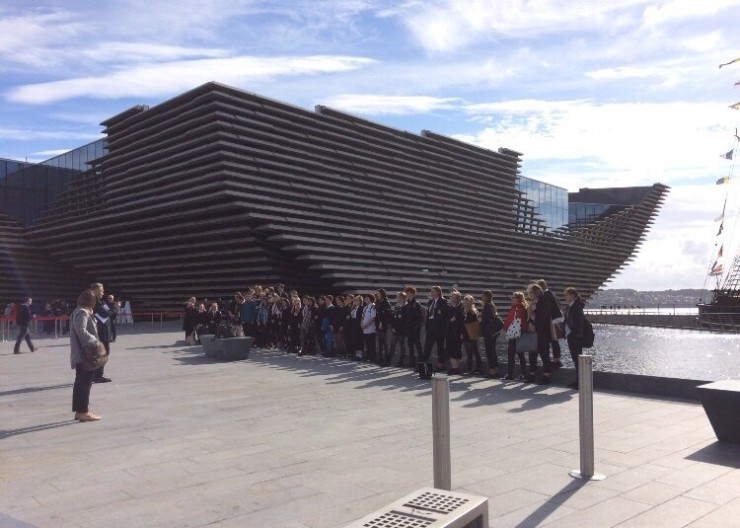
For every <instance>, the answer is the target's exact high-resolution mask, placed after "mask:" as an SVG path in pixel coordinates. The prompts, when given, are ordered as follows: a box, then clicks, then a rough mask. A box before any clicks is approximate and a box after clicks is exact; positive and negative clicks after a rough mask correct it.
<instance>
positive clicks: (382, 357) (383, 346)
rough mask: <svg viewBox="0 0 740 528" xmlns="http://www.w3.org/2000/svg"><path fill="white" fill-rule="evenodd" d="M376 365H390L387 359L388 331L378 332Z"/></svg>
mask: <svg viewBox="0 0 740 528" xmlns="http://www.w3.org/2000/svg"><path fill="white" fill-rule="evenodd" d="M377 336H378V364H379V365H382V366H384V365H390V364H391V361H390V358H389V357H388V331H387V330H378V331H377Z"/></svg>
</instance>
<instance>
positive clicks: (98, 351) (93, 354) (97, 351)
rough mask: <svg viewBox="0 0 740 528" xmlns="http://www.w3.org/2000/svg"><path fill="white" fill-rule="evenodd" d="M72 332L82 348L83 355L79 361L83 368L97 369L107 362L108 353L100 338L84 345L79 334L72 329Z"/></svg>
mask: <svg viewBox="0 0 740 528" xmlns="http://www.w3.org/2000/svg"><path fill="white" fill-rule="evenodd" d="M72 333H73V334H74V335H75V337H76V338H77V343H78V344H79V345H80V348H81V349H82V354H83V356H84V357H83V359H82V361H81V363H82V368H83V369H84V370H88V371H89V370H98V369H99V368H100V367H102V366H103V365H105V364H106V363H107V362H108V353H107V352H106V350H105V345H104V344H103V342H102V341H101V340H100V339H98V340H96V341H95V342H93V343H87V344H86V345H83V344H82V340H81V339H80V336H78V335H77V332H75V331H74V330H72Z"/></svg>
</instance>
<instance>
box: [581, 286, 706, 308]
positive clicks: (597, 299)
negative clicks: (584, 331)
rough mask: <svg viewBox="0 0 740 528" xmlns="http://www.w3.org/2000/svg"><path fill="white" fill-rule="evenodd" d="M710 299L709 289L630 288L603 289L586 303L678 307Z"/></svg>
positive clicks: (592, 306) (598, 306) (615, 305)
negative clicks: (654, 289) (643, 289)
mask: <svg viewBox="0 0 740 528" xmlns="http://www.w3.org/2000/svg"><path fill="white" fill-rule="evenodd" d="M702 296H703V299H704V301H705V302H706V301H709V300H711V299H712V292H711V291H709V290H691V289H688V290H664V291H637V290H629V289H614V290H601V291H599V292H596V293H595V294H593V295H592V296H591V298H590V299H589V300H588V302H587V303H586V304H587V306H588V307H589V308H601V307H602V306H606V307H607V308H609V307H617V306H621V307H633V306H634V307H638V306H639V307H641V308H655V307H658V306H675V307H678V308H684V307H691V306H695V305H696V303H698V302H699V300H700V299H702Z"/></svg>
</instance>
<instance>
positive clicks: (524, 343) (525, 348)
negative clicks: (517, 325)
mask: <svg viewBox="0 0 740 528" xmlns="http://www.w3.org/2000/svg"><path fill="white" fill-rule="evenodd" d="M516 352H517V354H521V353H526V352H537V333H536V332H524V333H523V334H522V335H521V336H519V339H517V340H516Z"/></svg>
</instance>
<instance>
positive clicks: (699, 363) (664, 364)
mask: <svg viewBox="0 0 740 528" xmlns="http://www.w3.org/2000/svg"><path fill="white" fill-rule="evenodd" d="M594 333H595V334H596V340H595V341H594V346H593V348H591V349H590V350H586V352H587V353H591V354H593V356H594V370H598V371H604V372H622V373H627V374H644V375H648V376H661V377H668V378H684V379H696V380H707V381H717V380H722V379H733V378H734V379H737V378H740V335H732V334H715V333H711V332H706V331H698V330H678V329H673V328H645V327H637V326H621V325H608V324H598V325H597V324H595V325H594ZM561 343H562V344H563V345H564V344H565V342H564V341H561ZM563 364H564V365H566V366H571V365H572V363H571V361H570V354H569V353H568V352H567V345H565V346H563Z"/></svg>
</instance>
